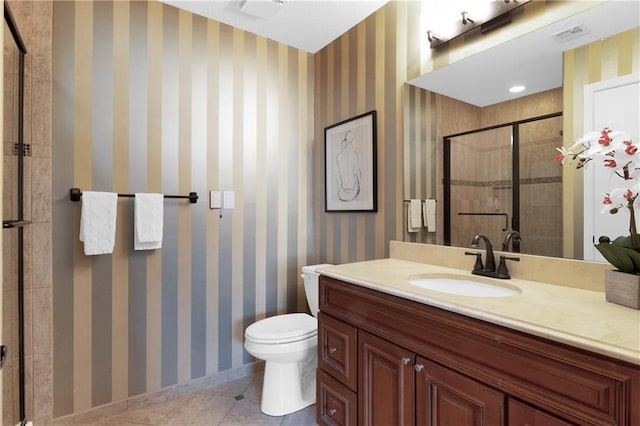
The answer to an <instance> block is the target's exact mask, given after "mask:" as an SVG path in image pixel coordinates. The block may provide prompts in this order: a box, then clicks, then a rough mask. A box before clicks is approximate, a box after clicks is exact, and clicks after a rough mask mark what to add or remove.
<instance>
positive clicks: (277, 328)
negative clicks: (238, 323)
mask: <svg viewBox="0 0 640 426" xmlns="http://www.w3.org/2000/svg"><path fill="white" fill-rule="evenodd" d="M317 333H318V320H317V319H316V318H315V317H312V316H311V315H307V314H301V313H298V314H284V315H276V316H273V317H269V318H265V319H263V320H260V321H258V322H255V323H253V324H251V325H250V326H249V327H247V329H246V330H245V332H244V337H245V338H247V339H249V340H251V341H253V342H256V343H267V344H268V343H271V344H277V343H289V342H296V341H298V340H304V339H307V338H309V337H312V336H315V335H316V334H317Z"/></svg>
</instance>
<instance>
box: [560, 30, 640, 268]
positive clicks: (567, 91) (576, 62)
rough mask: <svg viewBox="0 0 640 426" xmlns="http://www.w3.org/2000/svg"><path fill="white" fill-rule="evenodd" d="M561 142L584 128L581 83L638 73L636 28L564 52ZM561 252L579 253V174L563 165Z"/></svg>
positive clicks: (569, 140) (567, 143) (567, 141)
mask: <svg viewBox="0 0 640 426" xmlns="http://www.w3.org/2000/svg"><path fill="white" fill-rule="evenodd" d="M563 67H564V70H563V87H564V99H563V103H564V115H563V127H564V133H563V143H564V145H565V146H567V147H569V146H571V145H573V143H574V141H575V140H576V139H577V138H578V137H580V136H582V133H583V127H584V107H583V105H584V89H583V88H584V86H585V85H586V84H591V83H596V82H598V81H603V80H608V79H611V78H615V77H621V76H623V75H627V74H630V73H637V72H640V28H635V29H633V30H629V31H625V32H622V33H620V34H617V35H615V36H612V37H608V38H606V39H603V40H598V41H595V42H593V43H590V44H588V45H585V46H582V47H578V48H576V49H572V50H569V51H566V52H565V53H564V58H563ZM562 172H563V176H562V179H563V182H564V185H563V200H564V201H563V206H562V211H563V222H564V223H565V224H572V225H573V226H564V227H563V232H564V235H563V243H564V247H563V254H564V256H565V257H571V258H573V257H576V256H577V257H581V256H582V253H583V239H582V235H583V226H584V225H583V220H582V205H583V199H582V198H583V197H582V193H583V180H582V173H580V172H576V170H575V169H572V168H570V167H566V168H563V170H562Z"/></svg>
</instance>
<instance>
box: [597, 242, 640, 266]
mask: <svg viewBox="0 0 640 426" xmlns="http://www.w3.org/2000/svg"><path fill="white" fill-rule="evenodd" d="M596 248H597V249H598V251H599V252H600V253H601V254H602V256H604V258H605V259H607V261H608V262H609V263H611V264H612V265H613V266H615V267H616V269H618V270H620V271H622V272H627V273H629V274H632V273H634V272H636V270H635V267H634V266H635V265H634V263H633V260H632V259H631V257H630V256H629V254H628V253H627V250H629V249H627V248H625V247H619V246H614V245H613V244H606V243H600V244H596ZM632 251H633V250H632Z"/></svg>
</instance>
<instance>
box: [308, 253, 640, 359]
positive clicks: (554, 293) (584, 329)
mask: <svg viewBox="0 0 640 426" xmlns="http://www.w3.org/2000/svg"><path fill="white" fill-rule="evenodd" d="M319 271H320V273H321V274H322V275H327V276H329V277H333V278H336V279H339V280H343V281H346V282H349V283H352V284H356V285H360V286H363V287H367V288H371V289H374V290H378V291H381V292H384V293H388V294H392V295H395V296H399V297H402V298H405V299H409V300H414V301H416V302H420V303H424V304H426V305H430V306H435V307H438V308H441V309H444V310H447V311H451V312H455V313H458V314H462V315H465V316H468V317H473V318H477V319H480V320H483V321H487V322H490V323H493V324H498V325H501V326H504V327H508V328H511V329H515V330H519V331H523V332H526V333H529V334H533V335H536V336H539V337H544V338H548V339H551V340H554V341H557V342H562V343H565V344H568V345H571V346H574V347H578V348H582V349H586V350H589V351H592V352H595V353H599V354H603V355H607V356H610V357H612V358H616V359H620V360H623V361H627V362H629V363H632V364H636V365H640V311H639V310H634V309H630V308H626V307H623V306H619V305H615V304H612V303H607V302H606V301H605V297H604V293H602V292H599V291H593V290H586V289H581V288H572V287H566V286H561V285H552V284H545V283H540V282H535V281H527V280H524V279H517V278H512V279H510V280H498V279H491V278H484V277H477V276H475V275H472V274H471V273H470V272H469V271H465V270H461V269H455V268H450V267H443V266H437V265H430V264H427V263H419V262H412V261H406V260H401V259H396V258H389V259H380V260H371V261H365V262H356V263H347V264H343V265H336V266H328V267H324V268H321V269H319ZM421 274H453V275H457V276H462V277H469V278H471V279H474V280H489V281H490V282H492V283H496V284H498V285H506V286H510V287H512V286H515V287H517V288H518V289H519V290H520V291H521V292H520V293H519V294H517V295H514V296H508V297H501V298H489V297H470V296H459V295H452V294H447V293H441V292H437V291H432V290H427V289H423V288H420V287H416V286H414V285H411V284H410V283H409V281H408V278H409V277H411V276H415V275H421Z"/></svg>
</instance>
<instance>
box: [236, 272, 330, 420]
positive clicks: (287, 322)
mask: <svg viewBox="0 0 640 426" xmlns="http://www.w3.org/2000/svg"><path fill="white" fill-rule="evenodd" d="M322 266H328V265H327V264H321V265H312V266H304V267H303V268H302V277H303V278H304V291H305V294H306V296H307V303H308V304H309V309H310V310H311V313H312V314H313V316H311V315H307V314H305V313H297V314H284V315H276V316H273V317H269V318H265V319H263V320H260V321H257V322H255V323H253V324H251V325H250V326H249V327H247V329H246V330H245V332H244V347H245V349H246V350H247V352H249V353H250V354H251V355H253V356H254V357H255V358H258V359H263V360H264V361H265V365H264V382H263V384H262V402H261V404H260V409H261V410H262V412H263V413H265V414H267V415H269V416H284V415H286V414H289V413H293V412H294V411H298V410H301V409H302V408H305V407H307V406H309V405H311V404H314V403H315V402H316V365H317V346H318V338H317V334H318V320H317V319H316V316H318V276H319V275H318V273H316V271H315V270H316V268H320V267H322Z"/></svg>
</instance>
